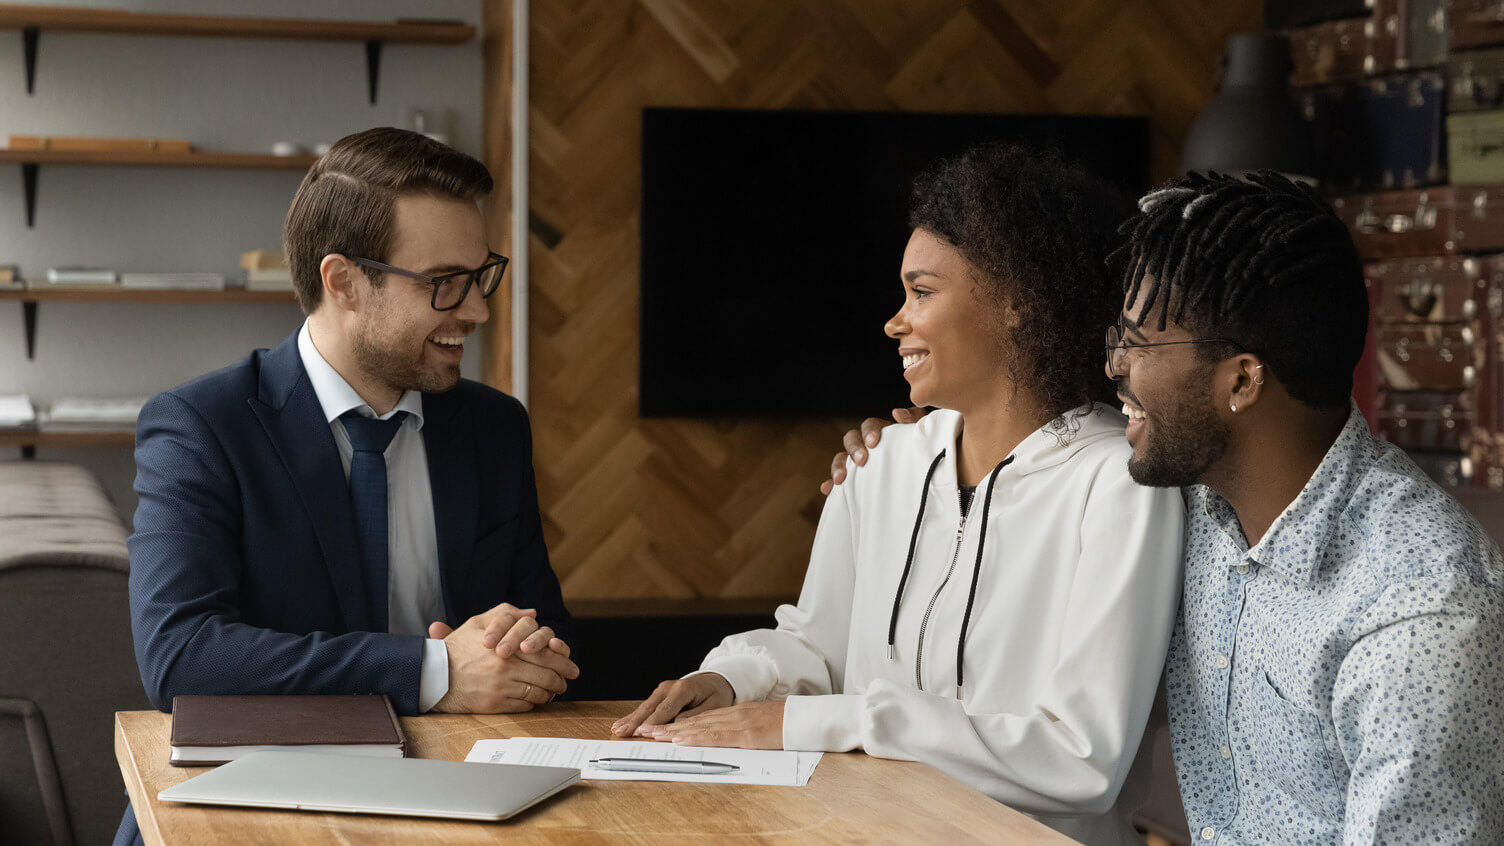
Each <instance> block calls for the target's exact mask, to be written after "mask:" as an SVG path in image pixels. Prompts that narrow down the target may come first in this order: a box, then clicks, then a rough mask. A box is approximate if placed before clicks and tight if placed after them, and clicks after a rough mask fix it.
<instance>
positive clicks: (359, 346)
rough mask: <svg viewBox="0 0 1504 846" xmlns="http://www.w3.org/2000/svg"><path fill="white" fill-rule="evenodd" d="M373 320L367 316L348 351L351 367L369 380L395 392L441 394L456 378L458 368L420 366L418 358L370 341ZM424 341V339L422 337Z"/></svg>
mask: <svg viewBox="0 0 1504 846" xmlns="http://www.w3.org/2000/svg"><path fill="white" fill-rule="evenodd" d="M374 323H375V321H374V320H370V319H367V320H366V321H365V322H364V324H363V325H362V326H361V327H360V331H359V332H357V333H356V335H355V338H354V340H353V343H352V348H351V351H352V352H353V353H354V355H355V366H356V367H359V368H360V371H361V372H362V373H364V374H366V375H367V376H369V377H370V378H372V379H375V380H377V381H379V382H382V383H383V384H385V385H387V386H388V387H391V388H395V389H396V390H398V391H418V392H419V393H424V394H437V393H443V392H444V391H447V390H449V389H451V388H453V387H454V386H455V385H457V384H459V381H460V369H459V368H458V367H454V368H452V369H451V368H448V367H445V368H442V369H439V370H432V369H424V367H423V363H422V358H421V357H420V358H419V359H418V360H417V361H411V360H409V359H407V358H405V357H404V356H402V355H401V354H399V353H397V352H396V351H395V350H393V349H391V348H389V347H385V346H382V345H381V344H379V343H376V342H374V341H373V340H372V337H373V335H374V332H373V330H372V327H373V324H374ZM423 343H424V344H427V343H428V339H427V338H424V339H423Z"/></svg>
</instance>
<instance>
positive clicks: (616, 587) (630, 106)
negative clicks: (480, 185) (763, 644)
mask: <svg viewBox="0 0 1504 846" xmlns="http://www.w3.org/2000/svg"><path fill="white" fill-rule="evenodd" d="M508 8H509V4H507V3H505V2H498V3H496V4H495V5H494V6H493V7H491V8H489V9H488V13H489V17H490V22H489V24H488V37H489V38H491V39H493V40H504V39H505V38H506V37H507V36H508V33H507V32H506V29H507V27H508V26H509V25H510V18H509V15H510V13H509V11H508ZM1261 9H1262V6H1261V4H1260V3H1259V2H1254V0H1226V2H1221V1H1219V0H971V2H965V1H964V0H534V2H533V3H532V4H531V31H530V32H529V33H528V37H529V42H530V49H531V51H532V59H531V64H530V73H531V77H532V80H531V86H530V91H529V92H528V93H529V95H530V97H531V104H530V114H531V121H532V125H531V130H530V133H529V136H530V137H529V147H530V150H531V153H530V159H531V161H530V168H529V177H530V180H531V208H530V209H529V211H528V213H529V215H530V220H531V224H532V226H531V229H532V238H531V241H530V246H531V250H532V263H533V265H532V281H531V286H530V297H531V315H530V320H531V326H532V329H531V334H530V337H529V343H530V351H531V357H532V358H531V367H530V370H529V373H530V379H531V399H530V408H531V412H532V423H533V435H534V439H535V444H536V448H535V453H534V464H535V466H536V467H537V473H538V488H539V497H540V500H541V505H542V509H543V514H544V531H545V534H546V537H547V540H548V545H549V549H550V551H551V554H552V558H553V563H554V567H555V568H556V569H557V571H558V573H559V576H560V579H561V580H562V581H563V584H564V591H565V594H566V596H567V597H568V598H570V599H622V600H626V599H639V598H696V597H710V598H730V597H757V596H763V597H768V596H791V595H794V594H796V593H797V592H798V590H799V586H800V583H801V581H802V579H803V574H804V568H805V564H806V561H807V555H808V551H809V545H810V541H811V539H812V538H813V535H814V527H815V523H816V521H817V519H818V517H819V513H820V508H821V504H822V500H823V498H822V497H821V496H820V493H819V490H818V487H817V486H818V484H819V482H820V480H821V479H822V478H824V476H825V473H826V472H827V471H826V468H827V466H828V464H829V459H830V456H831V455H832V454H833V453H834V452H835V450H836V448H837V447H838V446H839V437H840V433H841V432H842V431H844V430H845V429H847V428H849V427H850V426H851V425H852V424H853V423H854V422H855V421H852V420H827V421H817V422H802V423H789V422H768V421H740V420H737V421H733V420H727V421H716V422H709V421H691V420H684V421H664V420H640V419H638V417H637V412H636V408H637V296H638V278H637V276H638V273H637V268H638V228H637V223H638V219H637V216H638V203H639V199H640V180H639V164H638V154H639V141H640V138H639V133H640V119H639V114H640V110H641V109H642V108H643V107H645V106H696V107H735V108H793V109H864V110H910V111H919V110H923V111H993V112H1030V113H1043V112H1057V113H1077V114H1086V113H1104V114H1143V115H1148V116H1149V117H1150V119H1151V126H1152V135H1153V138H1152V154H1153V161H1152V165H1151V166H1152V173H1153V175H1154V178H1155V179H1156V180H1162V179H1165V178H1168V177H1170V176H1173V175H1174V174H1175V173H1176V172H1177V171H1178V167H1177V162H1178V159H1179V150H1180V146H1181V143H1182V141H1183V139H1184V137H1185V134H1186V131H1187V130H1188V128H1189V126H1190V123H1191V121H1192V120H1193V119H1194V118H1195V115H1196V113H1197V112H1198V111H1199V110H1200V109H1201V107H1202V106H1203V105H1204V104H1205V103H1206V102H1207V100H1208V99H1209V98H1210V96H1211V94H1212V91H1213V84H1214V77H1215V72H1216V68H1217V66H1218V64H1219V60H1220V56H1221V53H1222V49H1223V46H1224V44H1225V41H1226V38H1227V36H1228V35H1229V34H1231V33H1233V32H1239V31H1253V30H1256V29H1258V27H1259V24H1260V16H1261ZM487 55H488V57H501V56H503V55H504V51H502V50H499V49H496V50H488V52H487ZM497 61H499V59H498V60H497ZM488 73H489V74H490V75H491V82H492V83H493V84H494V85H497V86H502V87H505V86H506V84H507V83H505V81H504V80H505V77H504V76H503V75H504V68H501V67H499V66H497V64H496V62H494V61H493V62H492V64H491V66H490V67H489V68H488ZM487 102H488V104H489V105H488V115H487V121H488V124H489V125H490V130H491V132H490V135H489V138H490V139H493V140H494V139H497V138H504V137H505V122H506V121H507V114H506V111H505V108H506V107H505V102H506V98H505V97H504V96H501V97H497V96H489V95H488V98H487ZM498 104H499V105H498ZM487 146H488V151H490V152H489V154H490V155H491V157H492V161H491V162H490V163H491V164H492V165H493V167H494V168H495V169H496V170H497V171H498V172H500V173H502V175H503V176H504V175H505V174H504V172H505V170H506V167H505V164H506V162H505V161H504V159H501V158H498V155H499V152H498V151H499V150H504V143H500V144H498V143H492V142H491V141H488V145H487ZM779 237H780V233H778V231H777V230H776V227H775V226H773V225H770V228H769V232H768V240H769V245H770V248H774V247H776V243H777V239H778V238H779ZM894 272H895V274H896V272H897V268H896V267H895V268H894ZM831 318H832V319H840V315H831ZM706 319H707V320H713V319H714V316H713V315H706ZM769 319H770V324H769V326H768V332H769V337H770V338H777V337H778V327H777V325H776V321H775V316H773V315H770V316H769ZM507 326H508V320H507V319H506V314H505V313H504V311H503V312H502V313H498V314H496V315H494V316H493V320H492V322H491V324H490V326H489V327H488V333H489V334H488V343H487V349H488V350H489V351H490V352H489V355H490V356H492V360H491V361H490V362H489V364H490V365H491V366H490V367H489V368H488V373H489V374H491V377H490V378H491V379H492V382H493V383H494V384H497V385H499V386H501V387H506V381H507V380H506V379H505V378H504V375H505V374H506V373H507V369H506V368H507V366H508V365H507V364H506V362H507V350H506V348H507V343H508V342H507V338H506V333H507ZM798 340H799V342H800V343H818V342H819V339H808V338H806V339H798ZM795 357H796V358H797V356H795ZM769 366H770V367H776V366H797V363H794V364H782V363H780V362H779V361H776V360H774V359H773V357H772V356H771V355H770V358H769ZM830 378H831V379H839V378H840V374H839V373H832V374H830ZM873 411H874V412H882V411H884V409H873Z"/></svg>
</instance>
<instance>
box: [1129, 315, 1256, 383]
mask: <svg viewBox="0 0 1504 846" xmlns="http://www.w3.org/2000/svg"><path fill="white" fill-rule="evenodd" d="M1214 342H1215V343H1222V344H1230V345H1232V346H1234V347H1237V349H1238V352H1240V353H1241V352H1247V351H1248V350H1246V349H1245V348H1244V347H1243V345H1242V344H1240V343H1238V342H1237V341H1233V340H1229V339H1227V338H1193V339H1192V340H1189V341H1155V342H1153V343H1148V344H1130V343H1128V339H1127V338H1125V337H1123V327H1121V326H1118V325H1117V324H1113V325H1112V326H1109V327H1107V375H1108V376H1109V377H1111V378H1113V379H1121V378H1123V376H1124V375H1126V372H1127V371H1125V370H1124V369H1123V359H1124V358H1126V357H1127V354H1128V350H1130V349H1137V348H1139V347H1171V346H1175V345H1176V344H1210V343H1214Z"/></svg>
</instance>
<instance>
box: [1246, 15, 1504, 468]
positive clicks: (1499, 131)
mask: <svg viewBox="0 0 1504 846" xmlns="http://www.w3.org/2000/svg"><path fill="white" fill-rule="evenodd" d="M1265 15H1266V21H1267V23H1268V25H1269V26H1270V28H1272V29H1275V30H1277V31H1280V32H1283V33H1285V34H1287V35H1288V36H1289V37H1290V41H1291V48H1292V54H1293V58H1294V63H1295V72H1294V75H1293V76H1292V79H1291V81H1292V83H1293V84H1294V85H1295V86H1296V92H1295V97H1296V104H1297V108H1298V109H1299V110H1300V111H1301V113H1302V114H1303V116H1304V117H1305V119H1306V120H1307V121H1308V122H1309V123H1310V125H1311V128H1312V132H1313V137H1314V138H1315V140H1316V145H1317V154H1318V157H1319V161H1320V165H1321V177H1322V185H1323V187H1324V188H1325V189H1327V190H1328V191H1330V192H1331V193H1332V196H1333V204H1334V205H1335V206H1336V208H1337V211H1338V213H1339V214H1340V215H1341V216H1342V218H1343V219H1344V220H1345V221H1346V222H1347V224H1348V227H1349V228H1350V229H1351V230H1352V233H1353V240H1354V242H1355V243H1356V244H1357V246H1358V251H1359V253H1360V254H1361V255H1362V257H1363V260H1364V262H1365V267H1366V277H1367V282H1368V287H1369V299H1370V302H1371V303H1372V304H1373V314H1374V318H1375V319H1374V325H1373V327H1372V337H1371V339H1370V343H1369V351H1368V355H1367V356H1366V357H1365V363H1364V366H1363V368H1361V369H1360V373H1359V374H1358V378H1357V380H1356V381H1357V383H1358V386H1359V403H1360V404H1361V405H1363V406H1364V410H1365V411H1366V412H1368V414H1369V420H1370V422H1372V423H1373V424H1374V426H1375V429H1376V430H1377V431H1378V432H1379V434H1381V435H1382V436H1384V437H1386V438H1388V439H1389V440H1391V441H1393V442H1394V443H1396V444H1398V445H1399V446H1401V447H1403V448H1405V449H1406V450H1408V451H1409V452H1410V453H1411V455H1413V456H1414V457H1415V458H1416V460H1417V461H1418V462H1420V463H1421V464H1422V466H1425V467H1426V468H1427V469H1428V470H1430V471H1431V472H1432V475H1434V476H1435V477H1436V478H1437V479H1438V480H1439V481H1441V482H1442V483H1444V484H1448V485H1451V486H1454V487H1455V486H1471V487H1483V488H1490V489H1494V490H1504V391H1501V386H1504V344H1501V333H1504V2H1499V0H1366V2H1365V0H1269V2H1268V3H1267V4H1266V6H1265Z"/></svg>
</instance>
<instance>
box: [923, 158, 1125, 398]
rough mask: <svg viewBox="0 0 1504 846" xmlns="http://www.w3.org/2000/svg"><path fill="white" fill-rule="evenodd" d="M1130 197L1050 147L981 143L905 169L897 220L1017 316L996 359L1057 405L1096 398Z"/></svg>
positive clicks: (1106, 384) (1102, 384) (1102, 388)
mask: <svg viewBox="0 0 1504 846" xmlns="http://www.w3.org/2000/svg"><path fill="white" fill-rule="evenodd" d="M1132 211H1133V204H1132V202H1130V201H1129V200H1128V199H1127V198H1126V197H1124V196H1123V195H1121V194H1119V193H1118V192H1117V191H1116V190H1115V189H1114V188H1112V187H1111V186H1110V185H1108V184H1107V183H1106V182H1104V181H1102V180H1101V179H1098V178H1097V177H1095V176H1092V175H1090V174H1088V173H1087V172H1086V171H1085V170H1082V169H1081V168H1080V167H1079V166H1077V165H1074V164H1070V163H1068V162H1066V161H1065V160H1064V159H1063V158H1062V157H1061V156H1060V154H1059V153H1058V152H1055V151H1050V150H1040V149H1035V148H1029V147H1023V146H1016V145H1004V144H987V145H983V146H980V147H974V148H972V149H970V150H967V151H966V152H965V153H962V154H961V155H959V156H956V157H954V158H950V159H946V160H944V161H941V162H939V163H938V164H937V165H935V166H934V167H932V168H931V169H930V170H928V171H927V172H925V173H924V174H922V175H920V176H919V177H918V178H917V179H916V180H915V181H914V196H913V210H912V211H911V212H910V214H909V225H910V226H912V227H914V228H915V229H924V230H926V231H928V232H931V233H933V234H935V235H938V236H940V237H941V238H944V239H945V240H946V241H948V242H949V243H950V244H951V245H952V246H954V247H955V248H956V249H957V250H958V251H959V252H960V253H961V255H962V257H963V258H965V259H966V261H967V262H969V263H970V264H971V265H972V267H973V268H975V269H976V270H977V272H978V281H980V282H982V283H983V286H984V288H985V289H986V290H987V291H988V292H989V293H990V294H992V295H993V296H994V298H995V299H996V301H997V302H998V304H999V305H1005V306H1007V307H1008V308H1010V309H1011V310H1012V311H1013V312H1014V313H1015V314H1016V315H1017V318H1018V323H1017V326H1015V327H1013V328H1012V329H1011V331H1009V332H1008V334H1007V337H1006V342H1005V343H1004V344H1003V345H1002V349H1001V355H1002V357H1003V365H1004V367H1006V368H1008V372H1009V374H1010V375H1011V377H1012V378H1013V380H1014V383H1015V384H1016V385H1018V386H1019V387H1020V388H1021V389H1023V390H1026V391H1028V392H1030V393H1031V394H1032V395H1033V396H1034V397H1035V398H1036V401H1037V402H1038V403H1039V404H1040V406H1041V409H1040V410H1041V411H1042V412H1045V413H1048V414H1049V415H1050V416H1052V417H1059V416H1060V415H1062V414H1064V413H1065V412H1066V411H1069V410H1070V409H1072V408H1075V407H1077V406H1080V405H1083V404H1085V403H1087V402H1090V401H1091V400H1094V399H1102V400H1108V399H1109V397H1111V395H1112V382H1111V381H1110V380H1108V379H1107V377H1106V375H1105V373H1104V372H1103V369H1102V338H1103V337H1104V335H1105V334H1106V331H1107V327H1108V325H1109V324H1111V323H1113V322H1115V321H1116V320H1117V316H1118V311H1119V309H1121V308H1122V304H1123V300H1122V290H1123V289H1122V287H1121V285H1120V283H1119V279H1120V278H1121V270H1122V268H1121V267H1119V266H1109V264H1108V261H1107V259H1108V255H1109V253H1111V251H1112V248H1113V246H1114V244H1116V242H1117V229H1118V225H1119V224H1120V223H1121V222H1122V221H1123V220H1124V219H1125V218H1127V217H1128V215H1129V214H1130V213H1132Z"/></svg>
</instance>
